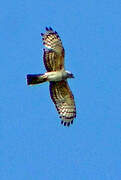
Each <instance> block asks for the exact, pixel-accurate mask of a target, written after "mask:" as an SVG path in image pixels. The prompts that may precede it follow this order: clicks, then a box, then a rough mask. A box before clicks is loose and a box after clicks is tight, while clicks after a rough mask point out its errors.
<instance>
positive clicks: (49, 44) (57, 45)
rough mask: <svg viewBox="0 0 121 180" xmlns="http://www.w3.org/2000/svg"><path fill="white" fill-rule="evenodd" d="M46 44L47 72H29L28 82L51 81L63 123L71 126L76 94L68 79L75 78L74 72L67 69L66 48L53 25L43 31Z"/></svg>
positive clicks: (51, 90)
mask: <svg viewBox="0 0 121 180" xmlns="http://www.w3.org/2000/svg"><path fill="white" fill-rule="evenodd" d="M41 36H42V41H43V45H44V46H45V49H44V54H43V61H44V65H45V68H46V70H47V72H45V73H44V74H28V75H27V84H28V85H36V84H40V83H44V82H49V90H50V96H51V99H52V100H53V102H54V104H55V106H56V109H57V111H58V113H59V115H60V118H61V124H63V125H64V126H70V124H73V120H74V118H75V117H76V106H75V102H74V96H73V94H72V92H71V90H70V88H69V85H68V82H67V79H68V78H74V76H73V74H72V73H71V72H69V71H66V70H65V67H64V54H65V52H64V48H63V45H62V42H61V39H60V37H59V35H58V33H57V32H56V31H53V29H52V28H51V27H49V28H47V27H46V32H45V33H44V34H43V33H41Z"/></svg>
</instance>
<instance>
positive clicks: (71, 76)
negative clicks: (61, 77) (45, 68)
mask: <svg viewBox="0 0 121 180" xmlns="http://www.w3.org/2000/svg"><path fill="white" fill-rule="evenodd" d="M66 73H67V78H74V75H73V74H72V73H71V72H69V71H66Z"/></svg>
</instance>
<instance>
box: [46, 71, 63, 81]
mask: <svg viewBox="0 0 121 180" xmlns="http://www.w3.org/2000/svg"><path fill="white" fill-rule="evenodd" d="M45 75H46V76H47V79H48V81H61V80H62V72H57V71H54V72H47V73H45Z"/></svg>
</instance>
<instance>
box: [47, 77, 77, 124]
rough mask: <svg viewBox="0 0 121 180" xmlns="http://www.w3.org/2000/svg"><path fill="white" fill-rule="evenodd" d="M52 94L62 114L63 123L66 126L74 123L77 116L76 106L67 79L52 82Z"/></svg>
mask: <svg viewBox="0 0 121 180" xmlns="http://www.w3.org/2000/svg"><path fill="white" fill-rule="evenodd" d="M50 96H51V98H52V100H53V102H54V104H55V106H56V109H57V111H58V113H59V114H60V118H61V119H62V121H61V123H62V124H64V126H66V125H67V126H69V125H70V124H72V123H73V119H74V118H75V117H76V107H75V103H74V97H73V94H72V92H71V90H70V88H69V85H68V83H67V81H64V80H63V81H59V82H50Z"/></svg>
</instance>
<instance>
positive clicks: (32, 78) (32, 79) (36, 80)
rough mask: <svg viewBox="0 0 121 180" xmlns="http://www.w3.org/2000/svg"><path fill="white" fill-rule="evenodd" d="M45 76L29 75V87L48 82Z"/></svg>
mask: <svg viewBox="0 0 121 180" xmlns="http://www.w3.org/2000/svg"><path fill="white" fill-rule="evenodd" d="M43 75H44V74H28V75H27V85H36V84H40V83H43V82H46V81H47V78H46V77H43Z"/></svg>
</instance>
